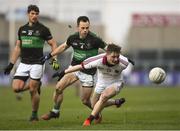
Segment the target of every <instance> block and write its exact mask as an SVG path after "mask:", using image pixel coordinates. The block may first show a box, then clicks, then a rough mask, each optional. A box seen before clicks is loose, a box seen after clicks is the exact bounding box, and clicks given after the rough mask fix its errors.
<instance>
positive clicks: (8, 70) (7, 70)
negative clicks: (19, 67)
mask: <svg viewBox="0 0 180 131" xmlns="http://www.w3.org/2000/svg"><path fill="white" fill-rule="evenodd" d="M13 66H14V64H13V63H9V65H8V66H7V67H6V68H5V69H4V74H5V75H9V74H10V72H11V70H12V68H13Z"/></svg>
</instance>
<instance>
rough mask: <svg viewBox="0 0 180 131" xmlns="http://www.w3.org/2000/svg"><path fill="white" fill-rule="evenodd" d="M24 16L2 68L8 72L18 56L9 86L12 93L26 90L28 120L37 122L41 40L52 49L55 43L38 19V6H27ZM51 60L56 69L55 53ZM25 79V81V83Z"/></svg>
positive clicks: (42, 68)
mask: <svg viewBox="0 0 180 131" xmlns="http://www.w3.org/2000/svg"><path fill="white" fill-rule="evenodd" d="M27 15H28V18H29V21H28V23H27V24H25V25H23V26H21V27H20V28H19V30H18V40H17V41H16V45H15V48H14V50H13V52H12V56H11V59H10V63H9V65H8V66H7V67H6V68H5V71H4V73H5V74H9V73H10V72H11V70H12V68H13V66H14V64H15V63H16V61H17V59H18V58H19V57H20V58H21V62H20V64H19V65H18V68H17V70H16V72H15V74H14V78H13V82H12V88H13V90H14V92H16V93H19V92H22V91H25V90H27V89H29V91H30V94H31V101H32V116H31V117H30V121H37V120H38V115H37V111H38V108H39V101H40V98H39V94H40V85H41V81H40V80H41V78H42V75H43V72H44V64H42V63H41V61H40V58H41V57H42V56H43V47H44V43H45V41H47V43H48V44H49V45H50V47H51V50H52V51H53V50H54V49H55V48H56V47H57V44H56V41H55V40H54V39H53V37H52V35H51V33H50V31H49V29H48V28H47V27H46V26H44V25H43V24H41V23H40V22H39V21H38V16H39V8H38V7H37V6H36V5H29V6H28V10H27ZM53 59H54V60H53V66H54V69H58V68H59V65H58V63H57V60H56V56H54V58H53ZM27 79H29V81H28V83H27V85H26V81H27Z"/></svg>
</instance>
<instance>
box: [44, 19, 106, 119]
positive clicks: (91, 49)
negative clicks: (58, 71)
mask: <svg viewBox="0 0 180 131" xmlns="http://www.w3.org/2000/svg"><path fill="white" fill-rule="evenodd" d="M89 26H90V21H89V18H88V17H86V16H80V17H79V18H78V19H77V29H78V32H76V33H74V34H73V35H71V36H69V37H68V39H67V41H66V42H65V43H63V44H61V45H60V46H59V47H58V48H57V49H56V50H54V51H53V52H51V53H50V54H49V55H47V56H44V57H43V59H42V62H45V61H46V60H48V59H49V58H51V57H52V56H54V55H57V54H60V53H62V52H63V51H65V50H66V49H67V48H69V47H72V48H73V50H74V53H73V59H72V63H71V65H77V64H80V63H81V62H82V61H84V60H85V59H87V58H89V57H91V56H95V55H97V54H98V50H99V49H100V48H101V49H104V48H105V46H106V43H105V42H104V41H102V40H101V39H100V38H99V37H97V36H96V35H95V34H94V33H92V32H90V31H89ZM95 72H96V70H95V69H93V70H88V71H79V72H76V73H69V74H67V75H65V76H64V77H63V78H62V79H61V80H60V81H58V83H57V85H56V90H55V92H54V102H55V103H54V108H53V109H52V111H50V113H48V114H45V115H43V116H42V119H44V120H49V119H51V118H57V117H59V112H60V105H61V103H62V101H63V91H64V89H65V88H66V87H68V86H69V85H71V84H73V83H74V82H75V81H77V80H80V82H81V85H82V87H83V88H82V96H81V100H82V103H83V104H84V105H86V106H88V107H89V108H91V103H90V96H91V93H92V90H93V86H94V74H95Z"/></svg>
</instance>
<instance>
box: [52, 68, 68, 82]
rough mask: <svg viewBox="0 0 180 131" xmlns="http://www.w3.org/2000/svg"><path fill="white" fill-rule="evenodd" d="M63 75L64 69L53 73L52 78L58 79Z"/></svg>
mask: <svg viewBox="0 0 180 131" xmlns="http://www.w3.org/2000/svg"><path fill="white" fill-rule="evenodd" d="M64 75H65V70H63V71H61V72H56V73H54V74H53V75H52V78H55V77H58V81H59V80H61V78H63V76H64Z"/></svg>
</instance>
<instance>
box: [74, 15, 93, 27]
mask: <svg viewBox="0 0 180 131" xmlns="http://www.w3.org/2000/svg"><path fill="white" fill-rule="evenodd" d="M80 21H83V22H89V23H90V21H89V18H88V17H87V16H79V17H78V19H77V25H78V26H79V23H80Z"/></svg>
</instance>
